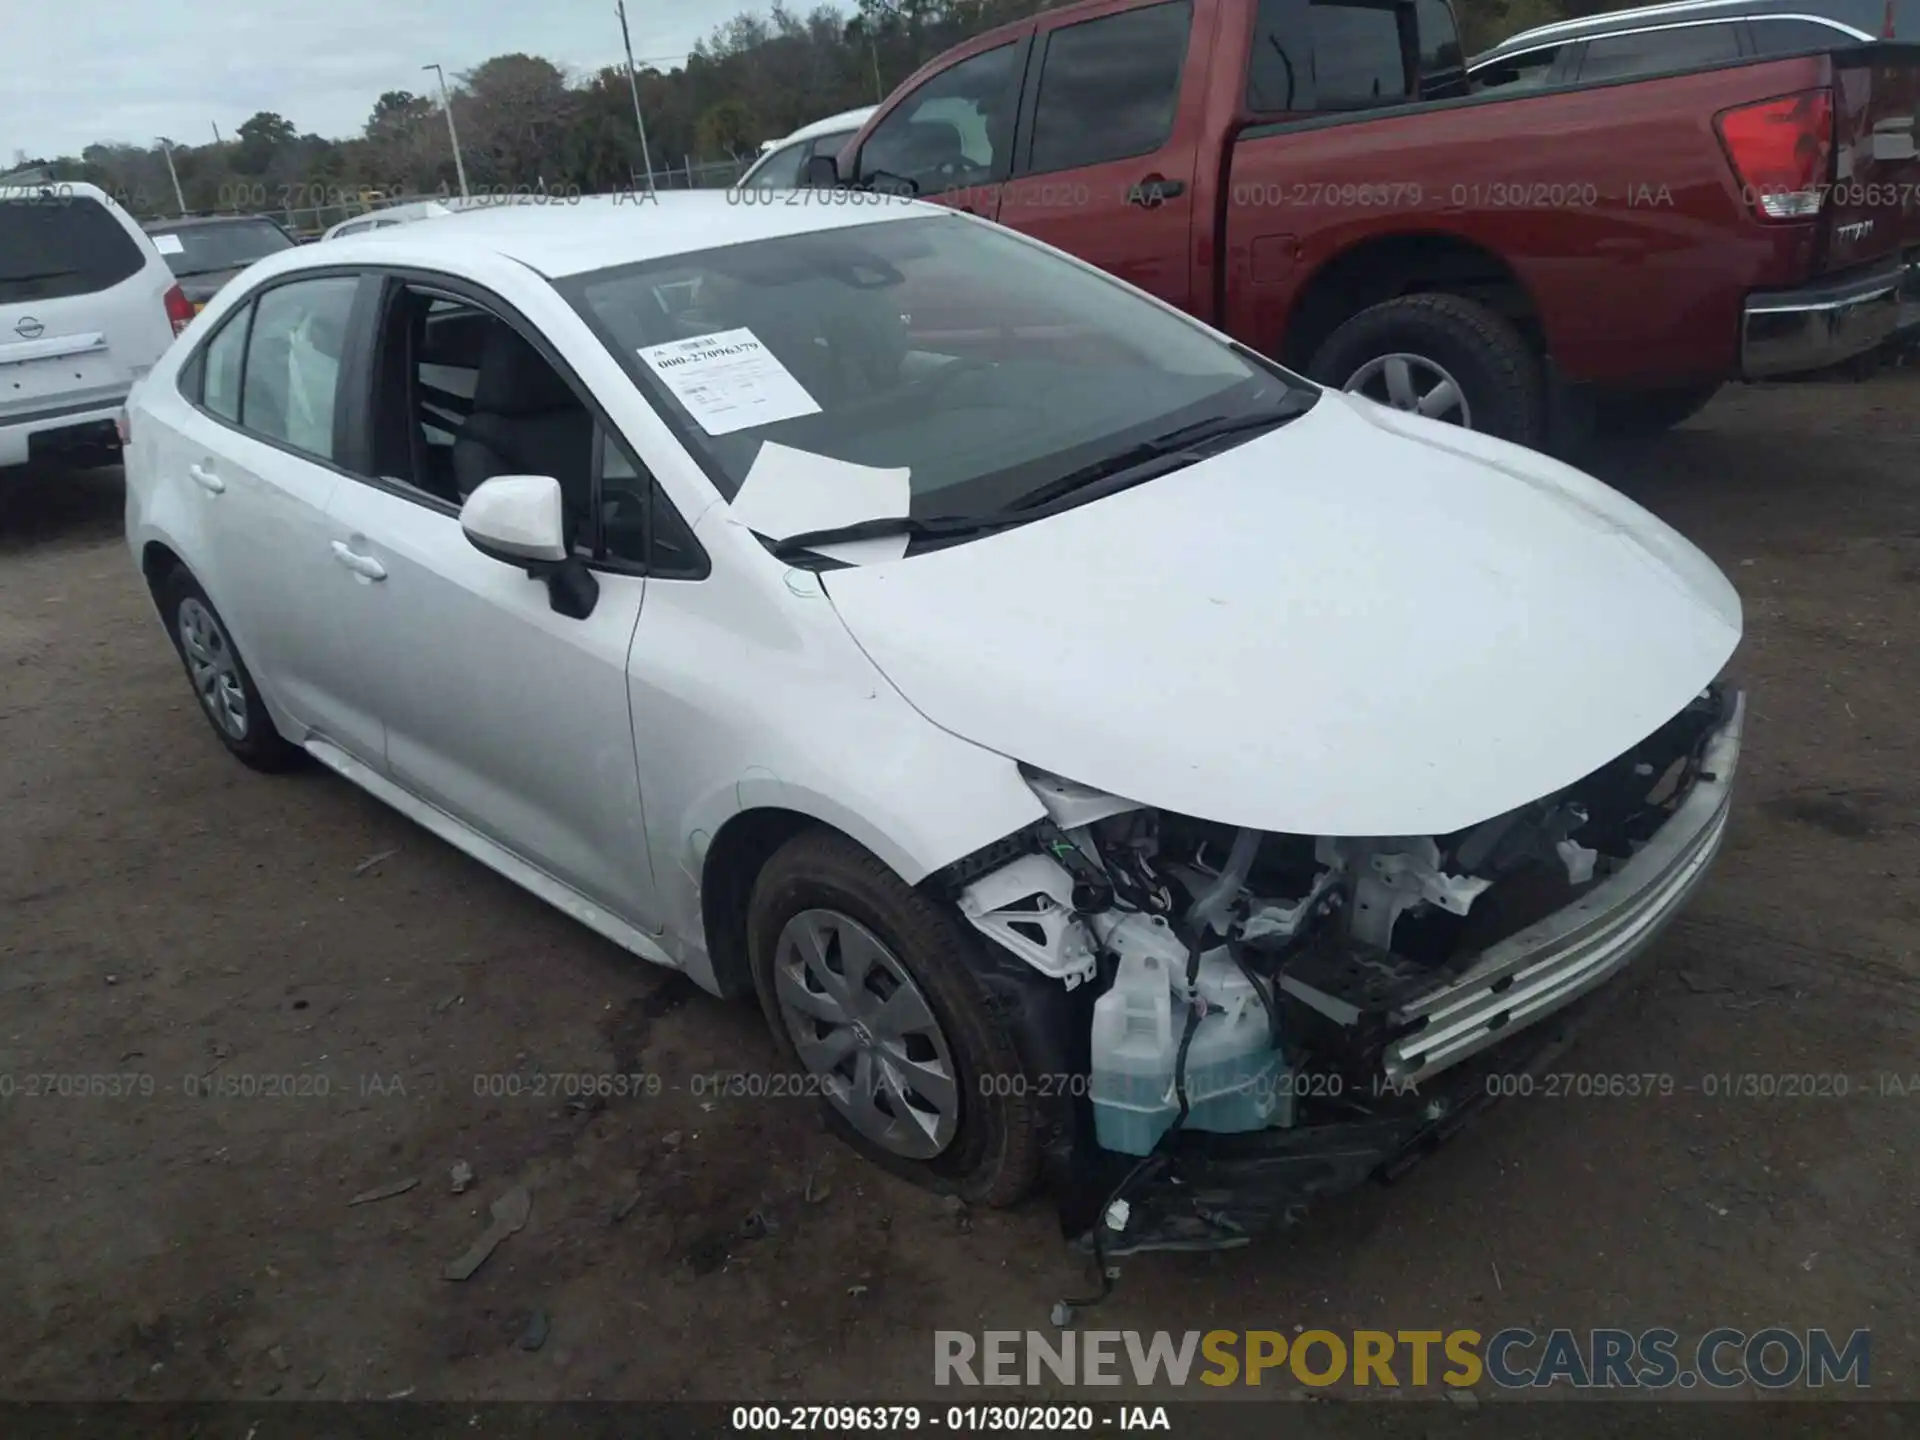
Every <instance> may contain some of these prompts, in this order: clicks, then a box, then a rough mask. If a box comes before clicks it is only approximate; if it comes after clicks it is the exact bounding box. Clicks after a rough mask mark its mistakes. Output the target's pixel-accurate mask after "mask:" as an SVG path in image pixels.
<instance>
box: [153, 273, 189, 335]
mask: <svg viewBox="0 0 1920 1440" xmlns="http://www.w3.org/2000/svg"><path fill="white" fill-rule="evenodd" d="M149 293H151V292H149ZM165 303H166V307H167V319H169V320H171V321H172V322H173V333H174V334H176V335H178V334H179V333H180V332H181V331H182V330H184V329H186V328H187V326H189V325H191V324H192V323H193V302H192V301H191V300H189V299H187V292H186V291H184V290H182V289H181V288H180V287H179V286H178V285H169V286H168V287H167V294H166V302H165Z"/></svg>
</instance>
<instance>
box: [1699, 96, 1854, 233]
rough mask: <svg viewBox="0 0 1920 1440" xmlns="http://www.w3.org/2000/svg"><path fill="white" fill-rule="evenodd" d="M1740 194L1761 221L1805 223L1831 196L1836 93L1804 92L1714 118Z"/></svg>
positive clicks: (1735, 109)
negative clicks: (1829, 181) (1828, 191)
mask: <svg viewBox="0 0 1920 1440" xmlns="http://www.w3.org/2000/svg"><path fill="white" fill-rule="evenodd" d="M1713 123H1714V126H1715V128H1716V129H1718V130H1719V132H1720V143H1721V145H1722V146H1724V147H1725V148H1726V152H1727V159H1728V160H1730V161H1731V162H1732V163H1733V173H1734V174H1735V175H1736V176H1737V177H1738V178H1739V180H1740V193H1741V196H1742V198H1743V199H1744V200H1745V201H1746V203H1747V204H1748V205H1750V206H1752V207H1753V213H1754V214H1755V215H1757V216H1759V217H1760V218H1761V219H1762V220H1805V219H1808V218H1809V217H1811V216H1814V215H1818V214H1819V213H1820V208H1821V206H1822V205H1823V204H1824V203H1825V201H1826V198H1827V172H1828V167H1829V165H1830V163H1831V161H1832V158H1833V92H1832V91H1831V90H1827V89H1824V88H1823V89H1819V90H1802V91H1800V92H1799V93H1798V94H1795V95H1782V96H1779V97H1778V98H1776V99H1773V100H1762V101H1760V102H1759V103H1758V104H1754V105H1740V106H1737V107H1735V108H1734V109H1732V110H1722V111H1721V112H1720V113H1719V114H1718V115H1716V116H1714V120H1713Z"/></svg>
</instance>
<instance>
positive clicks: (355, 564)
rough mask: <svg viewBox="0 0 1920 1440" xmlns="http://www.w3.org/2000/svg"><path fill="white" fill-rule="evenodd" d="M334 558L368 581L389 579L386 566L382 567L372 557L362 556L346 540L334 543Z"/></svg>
mask: <svg viewBox="0 0 1920 1440" xmlns="http://www.w3.org/2000/svg"><path fill="white" fill-rule="evenodd" d="M333 558H334V559H336V560H338V561H339V562H340V563H341V564H342V565H344V566H346V567H347V569H349V570H351V571H352V572H353V573H354V574H356V575H360V576H364V577H365V578H366V579H368V580H384V579H386V578H387V567H386V566H384V565H382V564H381V563H380V562H379V561H378V560H376V559H374V558H373V556H371V555H362V554H361V553H360V552H359V551H358V550H355V549H354V548H353V547H352V546H351V545H349V544H347V542H346V541H344V540H335V541H334V542H333Z"/></svg>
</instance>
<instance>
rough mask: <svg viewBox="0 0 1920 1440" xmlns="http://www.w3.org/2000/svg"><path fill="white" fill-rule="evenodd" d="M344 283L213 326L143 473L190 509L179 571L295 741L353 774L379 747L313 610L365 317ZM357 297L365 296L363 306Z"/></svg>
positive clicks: (354, 671) (379, 756) (263, 303)
mask: <svg viewBox="0 0 1920 1440" xmlns="http://www.w3.org/2000/svg"><path fill="white" fill-rule="evenodd" d="M377 284H378V282H376V281H372V280H362V279H361V278H360V277H359V276H357V275H354V274H350V273H349V274H339V273H335V274H324V273H323V274H318V275H306V274H296V275H293V276H289V277H288V278H286V279H285V280H281V281H277V282H270V283H269V284H268V285H267V286H266V287H265V288H264V289H262V290H261V291H260V292H259V293H258V297H257V299H252V300H249V301H248V302H247V303H246V304H244V305H241V306H239V307H237V308H236V309H234V310H233V311H232V312H230V313H229V314H228V315H227V316H225V317H224V318H223V319H222V321H221V323H220V325H219V327H218V329H216V330H215V331H214V333H213V334H212V335H211V336H210V337H209V338H208V339H207V341H206V342H205V343H204V345H203V346H202V348H201V350H200V351H199V352H198V353H197V354H196V355H195V356H194V357H193V358H192V359H190V360H189V361H188V363H187V364H186V365H185V366H183V367H182V370H181V375H180V383H179V385H178V387H177V388H176V389H174V391H173V393H157V394H154V395H152V396H151V397H148V396H146V394H145V392H144V391H143V399H142V403H143V404H144V405H146V406H148V407H150V409H151V411H152V413H153V414H155V415H156V416H158V417H160V418H161V419H162V420H163V421H164V422H165V430H166V433H165V434H164V436H163V439H162V440H161V442H160V445H159V449H158V452H157V455H156V464H157V465H158V466H159V467H161V469H162V470H163V471H165V472H166V473H167V474H168V478H169V482H170V483H172V484H175V485H177V486H178V488H179V489H180V490H181V491H182V492H183V493H184V494H186V495H187V496H188V497H189V500H188V503H189V504H190V505H191V506H192V507H193V508H192V516H191V519H192V524H193V526H194V528H195V529H196V530H197V531H198V533H199V534H200V536H201V537H203V538H202V541H201V543H200V545H199V546H198V547H197V548H196V549H195V551H194V553H192V554H191V555H189V556H188V557H187V559H188V562H189V564H190V565H191V566H192V567H193V570H194V573H195V575H196V576H197V577H198V578H199V580H200V582H201V584H202V585H204V586H205V587H206V590H207V593H208V594H209V595H210V596H211V597H212V599H213V603H214V606H215V607H216V608H217V609H218V610H219V611H220V614H221V616H222V618H223V619H224V620H225V621H226V622H227V626H228V628H229V629H230V630H231V631H232V633H233V636H234V638H235V640H236V641H237V642H238V644H239V646H240V649H241V652H242V653H243V654H245V655H246V657H247V665H248V667H249V668H250V669H251V670H252V671H253V676H254V679H255V681H256V682H258V684H259V685H260V687H261V689H262V690H263V691H265V692H266V693H267V695H268V696H269V697H270V698H271V699H272V700H273V701H274V702H275V703H276V704H277V705H278V707H279V709H280V711H281V713H282V715H283V717H284V718H285V719H286V720H287V721H288V722H290V723H291V724H292V726H293V727H294V728H293V730H292V731H290V732H289V734H288V736H287V738H288V739H290V740H292V741H294V742H295V743H296V744H297V743H301V742H302V741H304V740H305V739H306V736H307V733H308V732H310V731H311V732H317V733H319V734H320V735H323V736H325V737H326V738H327V739H330V740H332V741H334V742H335V743H336V744H338V745H340V746H341V748H343V749H345V750H346V751H347V752H348V753H350V754H352V755H353V756H355V757H356V758H357V759H360V760H362V761H363V762H365V763H366V764H368V765H371V766H374V767H378V766H379V765H380V764H382V763H383V761H384V758H385V745H386V736H385V732H384V730H383V729H382V727H381V722H380V719H379V717H378V716H376V715H373V714H371V713H370V712H369V710H368V708H367V707H366V705H365V704H364V701H363V696H362V685H361V672H362V669H363V663H364V662H363V657H362V656H361V655H360V654H359V653H357V652H356V651H355V650H354V649H353V648H351V647H349V646H348V645H347V644H346V643H345V639H344V632H343V630H342V628H341V624H340V616H339V614H338V612H337V610H336V609H335V608H333V607H330V606H329V604H328V603H327V596H329V595H330V594H333V593H334V592H335V589H336V582H337V581H338V579H339V576H340V574H341V569H340V564H339V560H338V557H337V556H336V555H335V554H334V552H333V549H332V546H331V540H332V536H331V534H330V533H329V531H328V529H327V524H326V509H327V502H328V501H329V499H330V498H331V497H332V494H333V492H334V490H335V488H336V487H337V486H338V485H340V484H341V483H342V476H343V473H344V472H343V470H342V467H341V465H340V463H339V461H338V460H337V459H336V456H337V455H338V454H340V453H341V451H342V449H343V446H342V442H341V423H340V415H341V410H342V407H341V405H340V403H339V398H340V392H341V389H342V385H341V374H342V369H343V366H342V361H343V360H345V359H347V358H348V356H349V354H350V346H351V344H352V342H353V337H354V336H355V335H356V334H357V333H358V329H359V327H360V325H361V321H360V318H359V315H358V313H357V312H356V308H355V307H356V304H360V305H362V306H364V307H368V308H370V307H371V304H372V296H371V295H370V294H367V293H365V292H364V291H363V288H362V287H363V286H371V287H374V288H376V289H377ZM363 297H364V298H363Z"/></svg>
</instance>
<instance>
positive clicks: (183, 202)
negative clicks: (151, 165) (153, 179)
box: [159, 135, 187, 219]
mask: <svg viewBox="0 0 1920 1440" xmlns="http://www.w3.org/2000/svg"><path fill="white" fill-rule="evenodd" d="M159 145H160V153H161V154H162V155H164V156H166V157H167V175H168V176H169V177H170V178H171V179H172V181H173V203H174V204H176V205H178V206H179V207H180V215H181V218H182V219H185V218H186V214H187V197H186V196H184V195H182V194H181V193H180V172H179V171H178V170H175V169H174V168H173V142H172V141H171V140H169V139H167V137H166V136H164V135H162V136H161V137H160V139H159Z"/></svg>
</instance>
